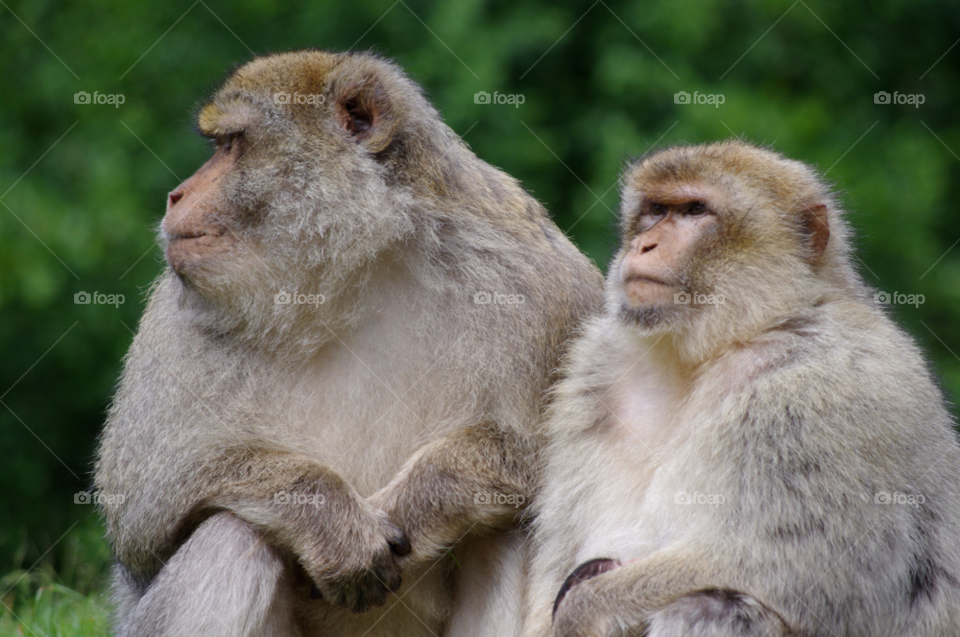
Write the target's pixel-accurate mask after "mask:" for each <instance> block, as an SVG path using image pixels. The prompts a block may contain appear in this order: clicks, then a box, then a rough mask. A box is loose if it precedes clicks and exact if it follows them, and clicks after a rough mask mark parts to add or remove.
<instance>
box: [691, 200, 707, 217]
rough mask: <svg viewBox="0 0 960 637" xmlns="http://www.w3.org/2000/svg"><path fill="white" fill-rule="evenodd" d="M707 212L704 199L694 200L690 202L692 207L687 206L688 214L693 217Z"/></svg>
mask: <svg viewBox="0 0 960 637" xmlns="http://www.w3.org/2000/svg"><path fill="white" fill-rule="evenodd" d="M707 212H708V210H707V206H706V204H704V203H703V202H702V201H694V202H693V203H691V204H690V207H689V208H687V214H688V215H690V216H691V217H699V216H700V215H704V214H706V213H707Z"/></svg>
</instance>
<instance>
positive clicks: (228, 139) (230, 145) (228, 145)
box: [217, 131, 243, 153]
mask: <svg viewBox="0 0 960 637" xmlns="http://www.w3.org/2000/svg"><path fill="white" fill-rule="evenodd" d="M241 137H243V131H240V132H237V133H230V134H229V135H227V136H225V137H221V138H219V139H217V148H218V149H220V150H223V151H224V152H227V153H229V152H230V151H231V150H233V149H234V147H236V146H238V145H239V143H240V138H241Z"/></svg>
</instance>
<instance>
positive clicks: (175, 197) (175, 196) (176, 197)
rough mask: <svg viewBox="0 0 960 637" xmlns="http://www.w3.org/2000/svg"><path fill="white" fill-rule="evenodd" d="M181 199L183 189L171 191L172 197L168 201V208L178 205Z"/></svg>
mask: <svg viewBox="0 0 960 637" xmlns="http://www.w3.org/2000/svg"><path fill="white" fill-rule="evenodd" d="M181 199H183V191H182V190H174V191H173V192H171V193H170V199H169V201H168V202H167V207H168V208H170V207H173V206H174V205H176V203H177V202H178V201H180V200H181Z"/></svg>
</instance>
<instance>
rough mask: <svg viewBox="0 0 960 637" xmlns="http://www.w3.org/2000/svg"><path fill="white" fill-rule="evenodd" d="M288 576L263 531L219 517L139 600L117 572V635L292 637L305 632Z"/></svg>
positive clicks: (202, 528)
mask: <svg viewBox="0 0 960 637" xmlns="http://www.w3.org/2000/svg"><path fill="white" fill-rule="evenodd" d="M121 568H122V567H121ZM288 578H289V572H288V570H287V568H286V565H285V563H284V562H283V560H282V559H281V558H280V556H279V555H278V554H277V551H276V550H275V549H274V548H273V547H272V546H270V545H269V544H267V543H266V542H264V540H263V538H262V537H261V536H260V534H259V533H257V532H256V531H255V530H254V529H253V528H252V527H251V526H250V525H249V524H247V523H246V522H244V521H243V520H241V519H240V518H238V517H236V516H235V515H233V514H232V513H228V512H223V513H218V514H216V515H214V516H213V517H211V518H209V519H207V520H206V521H204V522H203V523H202V524H201V525H200V526H199V527H197V529H196V531H194V533H193V535H192V536H191V537H190V539H189V540H187V542H185V543H184V544H183V545H182V546H181V547H180V548H179V549H178V550H177V552H176V553H175V554H174V555H173V557H172V558H170V560H169V561H168V562H167V563H166V565H164V567H163V568H162V569H161V570H160V573H159V574H157V576H156V577H155V578H154V579H153V581H152V582H151V583H150V585H149V586H148V587H147V589H146V591H145V592H143V593H142V594H139V593H138V591H137V587H136V585H135V584H134V583H133V582H132V581H130V580H129V578H128V577H127V576H125V575H124V574H123V573H118V574H117V582H116V587H117V589H118V590H117V593H118V595H117V598H118V599H119V600H120V603H119V608H118V609H117V614H118V617H117V624H116V626H117V635H118V637H194V636H196V635H203V636H204V637H220V636H222V637H246V636H250V637H254V636H261V635H271V636H274V637H294V636H297V635H299V634H300V633H299V631H298V630H297V628H296V626H295V623H294V614H293V605H292V602H293V597H294V596H293V590H292V585H291V583H290V581H289V579H288Z"/></svg>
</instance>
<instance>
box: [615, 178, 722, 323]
mask: <svg viewBox="0 0 960 637" xmlns="http://www.w3.org/2000/svg"><path fill="white" fill-rule="evenodd" d="M637 195H639V196H635V197H631V198H630V200H632V201H634V202H636V203H635V204H634V205H635V210H634V211H632V215H631V217H630V218H629V225H628V226H627V236H626V243H625V245H624V248H623V250H622V251H621V257H620V259H619V260H618V262H617V264H616V267H615V270H614V271H613V272H611V278H612V282H613V284H614V286H615V293H616V294H617V295H618V296H619V305H620V308H619V313H620V316H621V318H622V319H623V320H624V321H626V322H628V323H632V324H635V325H637V326H639V327H641V328H644V329H647V330H653V329H656V328H661V327H669V325H672V324H673V323H674V321H675V320H676V319H678V318H679V317H680V316H681V315H682V313H683V312H689V311H691V309H695V308H696V305H697V304H696V299H697V298H702V297H703V295H704V294H706V293H708V292H709V290H707V289H703V288H704V287H705V286H698V285H697V282H698V279H700V278H701V277H699V276H698V274H699V272H700V270H701V265H700V264H702V263H703V262H704V260H705V258H706V257H707V256H708V254H709V252H710V249H711V247H712V246H714V245H716V243H717V242H718V241H719V234H720V230H721V216H722V213H723V212H724V210H725V209H726V208H727V206H728V202H727V199H726V197H725V196H724V193H723V192H722V191H721V190H720V189H718V188H716V187H714V186H712V185H710V184H704V183H694V184H679V185H671V186H669V187H666V188H658V189H656V190H648V191H641V192H639V193H637ZM697 295H699V297H698V296H697Z"/></svg>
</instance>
